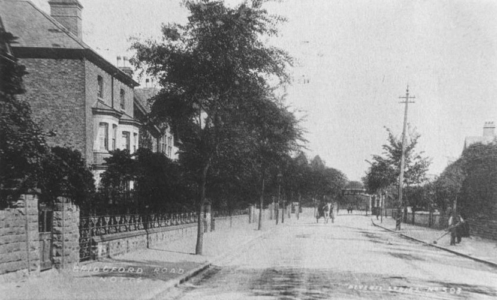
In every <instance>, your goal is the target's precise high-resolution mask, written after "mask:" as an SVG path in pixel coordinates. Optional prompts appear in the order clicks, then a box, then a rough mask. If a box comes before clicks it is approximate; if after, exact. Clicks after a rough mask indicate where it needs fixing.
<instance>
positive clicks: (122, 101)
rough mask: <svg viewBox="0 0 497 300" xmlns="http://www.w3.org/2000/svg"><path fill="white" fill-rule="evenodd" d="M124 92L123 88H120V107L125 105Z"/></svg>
mask: <svg viewBox="0 0 497 300" xmlns="http://www.w3.org/2000/svg"><path fill="white" fill-rule="evenodd" d="M125 96H126V94H125V92H124V90H123V89H121V93H120V97H121V108H122V109H124V108H125V107H126V99H125V98H126V97H125Z"/></svg>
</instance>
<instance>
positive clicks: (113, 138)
mask: <svg viewBox="0 0 497 300" xmlns="http://www.w3.org/2000/svg"><path fill="white" fill-rule="evenodd" d="M116 139H117V125H112V150H116V146H117V145H116Z"/></svg>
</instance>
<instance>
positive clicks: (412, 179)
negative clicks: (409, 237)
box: [363, 128, 431, 217]
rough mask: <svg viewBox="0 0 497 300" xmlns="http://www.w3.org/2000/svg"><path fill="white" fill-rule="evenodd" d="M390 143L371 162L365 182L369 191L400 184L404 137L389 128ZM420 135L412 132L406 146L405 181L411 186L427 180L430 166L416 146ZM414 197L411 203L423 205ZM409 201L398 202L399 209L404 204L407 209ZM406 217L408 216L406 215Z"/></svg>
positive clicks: (426, 158)
mask: <svg viewBox="0 0 497 300" xmlns="http://www.w3.org/2000/svg"><path fill="white" fill-rule="evenodd" d="M387 132H388V143H387V144H385V145H383V146H382V148H383V156H381V155H373V162H372V163H371V165H370V167H369V169H368V171H367V172H366V176H365V177H364V178H363V182H364V184H365V186H366V188H367V190H368V191H369V192H372V193H376V192H378V191H381V190H384V189H386V188H388V187H389V186H391V185H395V184H397V185H398V182H397V181H398V177H399V175H400V160H401V157H402V139H399V138H397V137H396V136H395V135H394V134H393V133H392V131H391V130H390V129H388V128H387ZM419 137H420V135H419V134H418V133H416V132H414V131H413V132H411V134H410V137H409V139H406V140H407V145H406V147H405V153H404V154H405V170H404V182H403V184H404V185H406V186H407V187H408V188H409V186H413V185H419V184H421V183H422V182H424V181H425V180H426V172H427V171H428V167H429V166H430V163H431V160H430V159H429V158H428V157H424V156H423V152H416V146H417V144H418V139H419ZM416 199H418V198H414V199H412V200H411V201H410V202H409V204H410V205H412V206H414V207H416V206H420V205H422V203H417V202H416V201H415V200H416ZM407 203H408V202H407V201H404V203H398V205H399V209H400V207H401V206H402V205H404V212H405V211H406V206H405V205H407ZM405 217H406V216H405Z"/></svg>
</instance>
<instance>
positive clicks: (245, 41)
mask: <svg viewBox="0 0 497 300" xmlns="http://www.w3.org/2000/svg"><path fill="white" fill-rule="evenodd" d="M263 2H265V1H262V0H253V1H250V3H248V2H244V3H242V4H240V5H239V6H237V7H235V8H230V7H227V6H225V5H224V3H223V2H220V1H208V0H202V1H184V4H185V6H186V8H187V9H188V10H189V11H190V16H189V18H188V23H187V24H186V25H177V24H172V25H165V26H163V28H162V32H163V39H162V41H161V42H155V41H148V42H145V43H140V42H137V43H135V44H134V45H133V48H134V49H135V50H136V51H137V54H136V57H135V58H134V63H135V64H136V66H137V67H138V68H145V69H146V70H147V72H148V73H149V74H151V75H153V76H155V77H158V79H159V83H160V84H161V86H162V90H161V91H160V92H159V94H158V95H157V96H155V97H154V104H153V106H152V115H153V116H154V118H155V119H156V121H157V122H164V121H165V122H167V123H168V124H171V125H172V127H173V130H174V131H175V132H177V133H178V134H179V138H180V139H181V141H182V144H181V146H180V160H182V163H183V164H184V165H185V166H186V167H187V168H188V169H189V170H191V173H192V175H194V178H195V180H196V182H197V186H198V202H197V205H198V211H199V219H198V234H197V246H196V251H195V252H196V253H197V254H201V253H202V244H203V230H202V220H201V215H202V214H201V211H202V207H203V205H204V201H205V196H206V183H207V179H208V176H209V173H210V171H212V170H211V168H212V166H213V163H214V161H215V160H217V158H218V157H222V155H229V153H228V152H227V151H225V150H224V149H229V144H231V143H233V140H229V139H228V138H227V137H235V138H243V137H242V136H239V135H238V136H237V135H235V134H233V131H234V130H236V128H237V127H238V126H231V125H232V122H231V121H232V117H231V116H232V115H233V113H235V112H236V111H237V110H238V109H239V108H240V105H242V104H244V103H245V102H246V101H253V100H254V99H258V97H259V96H260V95H261V94H262V92H261V91H262V90H265V89H267V82H268V79H269V78H272V79H277V80H278V81H279V82H284V81H286V80H287V79H288V77H287V75H286V74H285V66H286V64H287V63H289V62H290V58H289V57H288V55H287V54H286V53H285V52H284V51H282V50H280V49H277V48H274V47H268V46H265V45H264V44H263V42H262V37H263V36H272V35H276V34H277V30H276V27H275V26H276V25H277V24H278V23H279V22H280V21H282V18H279V17H274V16H271V15H269V14H268V13H267V11H266V10H264V9H263V8H262V4H263ZM249 112H250V111H249ZM246 117H247V118H248V117H249V116H246Z"/></svg>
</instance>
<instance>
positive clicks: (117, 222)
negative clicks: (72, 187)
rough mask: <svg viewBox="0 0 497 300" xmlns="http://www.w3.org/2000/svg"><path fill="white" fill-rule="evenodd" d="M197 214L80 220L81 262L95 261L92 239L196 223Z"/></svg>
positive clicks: (107, 217)
mask: <svg viewBox="0 0 497 300" xmlns="http://www.w3.org/2000/svg"><path fill="white" fill-rule="evenodd" d="M196 220H197V213H195V212H190V213H173V214H160V213H158V214H131V215H106V216H90V217H83V218H80V221H79V224H78V227H79V235H80V238H79V244H80V260H87V259H93V258H94V257H95V254H96V253H95V251H96V250H95V249H93V242H92V237H95V236H103V235H107V234H115V233H121V232H131V231H137V230H144V229H153V228H160V227H168V226H177V225H182V224H190V223H195V222H196Z"/></svg>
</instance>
